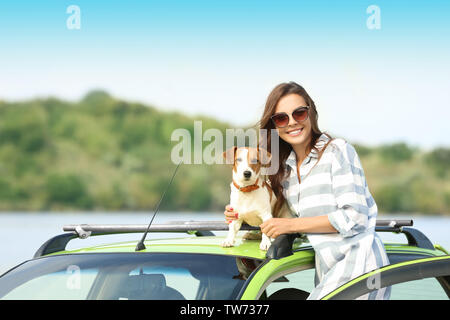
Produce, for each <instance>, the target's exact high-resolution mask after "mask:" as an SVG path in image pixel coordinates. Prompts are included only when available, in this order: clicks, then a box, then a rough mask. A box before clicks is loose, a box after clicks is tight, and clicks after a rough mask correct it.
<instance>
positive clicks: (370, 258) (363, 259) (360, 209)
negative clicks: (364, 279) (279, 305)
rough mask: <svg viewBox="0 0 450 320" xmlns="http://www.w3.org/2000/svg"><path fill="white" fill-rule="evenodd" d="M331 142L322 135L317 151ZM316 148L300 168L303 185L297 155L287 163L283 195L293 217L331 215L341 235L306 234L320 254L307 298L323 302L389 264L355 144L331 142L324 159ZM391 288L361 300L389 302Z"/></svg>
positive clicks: (290, 156) (330, 219) (292, 156)
mask: <svg viewBox="0 0 450 320" xmlns="http://www.w3.org/2000/svg"><path fill="white" fill-rule="evenodd" d="M328 141H329V138H328V136H327V135H325V134H322V135H321V136H320V137H319V139H318V140H317V143H316V147H317V148H318V149H319V150H321V149H322V148H323V147H324V146H325V144H326V143H327V142H328ZM317 160H318V154H317V152H315V151H314V150H312V151H311V152H310V153H309V155H308V156H307V157H306V158H305V160H304V161H303V163H302V164H301V166H300V168H299V171H300V178H301V183H299V180H298V177H297V160H296V154H295V152H294V151H293V150H292V152H291V154H290V155H289V157H288V159H287V160H286V170H287V172H286V178H285V179H284V180H283V182H282V186H283V193H284V196H285V198H286V199H287V202H288V205H289V207H290V209H291V211H292V212H293V214H294V215H296V216H298V217H315V216H321V215H327V216H328V219H329V221H330V223H331V224H332V225H333V227H334V228H335V229H336V230H337V231H338V233H330V234H317V233H315V234H313V233H310V234H307V237H308V240H309V242H310V243H311V245H312V246H313V248H314V251H315V254H316V278H315V282H316V283H315V284H316V288H315V289H314V290H313V291H312V292H311V294H310V296H309V298H308V299H320V298H321V297H323V296H325V295H326V294H327V293H329V292H331V291H332V290H334V289H336V288H338V287H339V286H341V285H342V284H344V283H346V282H348V281H350V280H351V279H353V278H355V277H357V276H359V275H361V274H363V273H366V272H369V271H371V270H374V269H377V268H380V267H382V266H384V265H387V264H389V260H388V257H387V255H386V252H385V249H384V246H383V243H382V241H381V239H380V238H379V237H378V235H377V234H376V232H375V224H376V217H377V205H376V203H375V201H374V199H373V197H372V195H371V194H370V192H369V188H368V186H367V182H366V179H365V176H364V171H363V168H362V166H361V163H360V160H359V157H358V155H357V153H356V151H355V149H354V148H353V146H352V145H351V144H349V143H347V142H346V141H345V140H343V139H340V138H337V139H333V140H332V141H331V142H330V143H329V145H328V146H327V147H326V149H325V151H324V153H323V155H322V157H321V158H320V161H319V162H318V163H317ZM316 163H317V164H316ZM389 296H390V287H388V288H382V289H380V290H377V291H374V292H372V293H370V294H368V295H365V296H363V297H360V298H361V299H388V298H389Z"/></svg>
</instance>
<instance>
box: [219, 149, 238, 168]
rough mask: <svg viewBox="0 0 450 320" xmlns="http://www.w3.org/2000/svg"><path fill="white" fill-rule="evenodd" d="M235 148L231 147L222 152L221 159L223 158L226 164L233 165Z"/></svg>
mask: <svg viewBox="0 0 450 320" xmlns="http://www.w3.org/2000/svg"><path fill="white" fill-rule="evenodd" d="M236 149H237V147H236V146H234V147H231V148H230V149H228V150H226V151H224V152H223V154H222V155H223V157H224V158H225V163H226V164H234V156H235V154H236Z"/></svg>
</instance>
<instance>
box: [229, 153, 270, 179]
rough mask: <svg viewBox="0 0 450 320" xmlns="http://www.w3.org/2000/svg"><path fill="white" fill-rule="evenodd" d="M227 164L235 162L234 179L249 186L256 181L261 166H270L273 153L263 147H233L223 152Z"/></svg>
mask: <svg viewBox="0 0 450 320" xmlns="http://www.w3.org/2000/svg"><path fill="white" fill-rule="evenodd" d="M223 157H224V158H225V160H226V163H227V164H233V180H234V181H236V183H238V184H239V185H242V186H247V185H252V184H254V183H255V182H256V179H258V177H259V176H260V174H261V170H260V169H261V167H263V166H266V167H268V166H270V159H271V157H272V155H271V154H270V152H268V151H267V150H265V149H262V148H249V147H241V148H238V147H232V148H230V149H228V150H227V151H225V152H224V153H223Z"/></svg>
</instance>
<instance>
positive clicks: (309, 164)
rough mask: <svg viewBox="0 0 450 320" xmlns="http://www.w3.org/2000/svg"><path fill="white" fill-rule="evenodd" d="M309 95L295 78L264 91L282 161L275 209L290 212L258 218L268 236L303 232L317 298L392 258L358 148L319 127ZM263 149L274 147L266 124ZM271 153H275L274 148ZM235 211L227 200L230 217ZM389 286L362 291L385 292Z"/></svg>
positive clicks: (265, 121)
mask: <svg viewBox="0 0 450 320" xmlns="http://www.w3.org/2000/svg"><path fill="white" fill-rule="evenodd" d="M317 118H318V115H317V110H316V107H315V105H314V102H313V100H312V99H311V98H310V97H309V95H308V93H307V92H306V91H305V89H303V87H301V86H300V85H298V84H296V83H294V82H289V83H282V84H280V85H278V86H276V87H275V88H274V89H273V90H272V92H271V93H270V95H269V97H268V98H267V102H266V106H265V110H264V114H263V116H262V119H261V121H260V128H261V129H276V130H277V133H278V137H279V138H278V139H279V150H280V151H279V163H280V167H279V170H278V172H277V173H276V174H273V175H270V176H268V178H269V181H270V183H271V186H272V189H273V191H274V193H275V195H276V197H277V202H276V204H275V207H274V212H273V216H274V217H277V213H278V211H279V210H280V208H281V207H282V206H283V204H284V203H285V202H286V203H287V204H288V206H289V208H290V210H291V212H292V213H293V214H294V216H295V217H294V218H293V219H289V218H272V219H270V220H268V221H266V222H264V223H263V224H262V225H261V231H262V232H263V233H265V234H266V235H267V236H269V237H271V238H276V237H278V236H279V235H280V234H286V233H295V232H300V233H305V234H306V235H307V237H308V240H309V242H310V243H311V245H312V246H313V248H314V250H315V253H316V255H315V257H316V277H315V285H316V287H315V289H314V290H313V291H312V292H311V294H310V296H309V297H308V299H320V298H322V297H323V296H325V295H326V294H327V293H329V292H331V291H332V290H334V289H336V288H337V287H339V286H341V285H342V284H344V283H346V282H348V281H349V280H351V279H353V278H355V277H357V276H359V275H361V274H363V273H366V272H369V271H371V270H373V269H377V268H380V267H382V266H384V265H387V264H389V260H388V258H387V255H386V252H385V250H384V246H383V243H382V241H381V239H380V238H379V237H378V235H377V234H376V233H375V224H376V216H377V206H376V204H375V201H374V200H373V198H372V195H371V194H370V192H369V188H368V186H367V182H366V179H365V176H364V171H363V169H362V166H361V163H360V161H359V158H358V155H357V154H356V152H355V149H354V148H353V146H352V145H350V144H349V143H347V142H346V141H345V140H343V139H332V138H331V137H330V135H328V134H326V133H322V132H321V131H320V130H319V127H318V123H317ZM266 132H267V149H268V150H271V141H270V130H267V131H266ZM272 157H274V155H272ZM237 214H239V213H236V212H233V210H232V208H230V207H229V206H227V207H226V211H225V216H226V219H227V220H228V221H230V220H232V219H234V218H235V216H236V215H237ZM389 296H390V287H388V288H381V289H379V290H377V291H374V292H372V293H370V294H367V295H365V296H363V297H360V298H362V299H388V298H389Z"/></svg>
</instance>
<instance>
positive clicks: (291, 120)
mask: <svg viewBox="0 0 450 320" xmlns="http://www.w3.org/2000/svg"><path fill="white" fill-rule="evenodd" d="M288 117H289V122H288V126H291V125H295V124H297V121H295V120H294V117H293V116H292V114H291V115H289V116H288Z"/></svg>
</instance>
